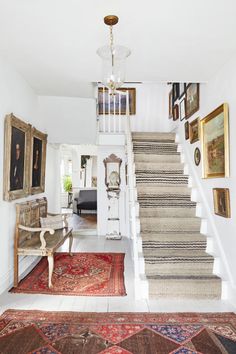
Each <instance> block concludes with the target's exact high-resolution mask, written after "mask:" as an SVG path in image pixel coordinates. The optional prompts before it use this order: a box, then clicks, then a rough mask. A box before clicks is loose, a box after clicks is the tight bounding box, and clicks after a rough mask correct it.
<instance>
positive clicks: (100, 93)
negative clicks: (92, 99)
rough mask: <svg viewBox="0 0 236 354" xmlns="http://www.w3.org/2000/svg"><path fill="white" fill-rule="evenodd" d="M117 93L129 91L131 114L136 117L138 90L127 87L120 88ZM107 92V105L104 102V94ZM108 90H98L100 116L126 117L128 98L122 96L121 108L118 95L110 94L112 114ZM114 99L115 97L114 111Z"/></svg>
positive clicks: (100, 88)
mask: <svg viewBox="0 0 236 354" xmlns="http://www.w3.org/2000/svg"><path fill="white" fill-rule="evenodd" d="M116 91H117V92H119V91H122V92H126V91H129V111H130V112H129V114H130V115H135V114H136V88H135V87H132V88H129V87H125V88H119V89H117V90H116ZM104 92H105V103H104V102H103V94H104ZM108 92H109V91H108V89H107V88H103V87H99V88H98V114H99V115H103V114H109V113H110V114H112V115H113V114H114V111H115V114H119V112H120V114H121V115H126V96H125V95H122V96H121V102H120V107H119V99H118V93H116V94H115V95H112V94H110V112H109V111H108V102H109V98H108ZM114 97H115V110H114Z"/></svg>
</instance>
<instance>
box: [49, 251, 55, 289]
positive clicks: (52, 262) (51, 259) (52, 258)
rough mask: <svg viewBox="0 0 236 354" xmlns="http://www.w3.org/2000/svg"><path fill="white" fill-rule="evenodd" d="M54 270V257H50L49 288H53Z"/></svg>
mask: <svg viewBox="0 0 236 354" xmlns="http://www.w3.org/2000/svg"><path fill="white" fill-rule="evenodd" d="M53 268H54V257H53V255H50V256H48V287H49V288H51V287H52V273H53Z"/></svg>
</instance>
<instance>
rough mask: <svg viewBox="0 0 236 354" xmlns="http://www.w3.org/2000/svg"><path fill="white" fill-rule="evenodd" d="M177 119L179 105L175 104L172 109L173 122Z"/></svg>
mask: <svg viewBox="0 0 236 354" xmlns="http://www.w3.org/2000/svg"><path fill="white" fill-rule="evenodd" d="M177 119H179V105H178V104H175V105H174V107H173V120H177Z"/></svg>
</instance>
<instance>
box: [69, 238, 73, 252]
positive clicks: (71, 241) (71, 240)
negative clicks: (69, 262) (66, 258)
mask: <svg viewBox="0 0 236 354" xmlns="http://www.w3.org/2000/svg"><path fill="white" fill-rule="evenodd" d="M72 243H73V234H72V233H70V236H69V254H70V256H72V252H71V248H72Z"/></svg>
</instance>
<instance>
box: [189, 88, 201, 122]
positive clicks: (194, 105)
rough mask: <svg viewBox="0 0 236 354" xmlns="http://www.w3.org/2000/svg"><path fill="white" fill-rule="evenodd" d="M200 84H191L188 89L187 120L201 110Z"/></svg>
mask: <svg viewBox="0 0 236 354" xmlns="http://www.w3.org/2000/svg"><path fill="white" fill-rule="evenodd" d="M199 92H200V89H199V84H197V83H193V84H189V85H188V86H187V88H186V100H185V113H186V117H185V118H186V119H188V118H189V117H191V116H192V115H193V114H194V113H195V112H197V111H198V110H199V107H200V102H199V101H200V100H199Z"/></svg>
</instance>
